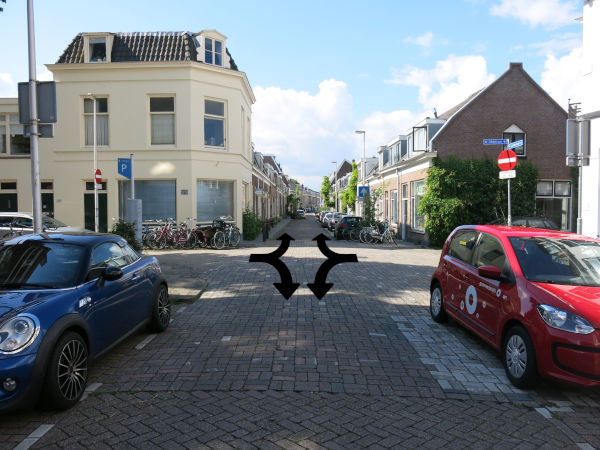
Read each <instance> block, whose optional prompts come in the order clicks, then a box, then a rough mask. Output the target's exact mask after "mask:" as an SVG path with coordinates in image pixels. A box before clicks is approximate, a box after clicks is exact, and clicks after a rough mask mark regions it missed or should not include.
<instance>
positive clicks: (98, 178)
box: [94, 169, 102, 184]
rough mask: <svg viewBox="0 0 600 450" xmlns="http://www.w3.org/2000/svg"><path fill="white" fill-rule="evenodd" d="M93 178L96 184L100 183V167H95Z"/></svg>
mask: <svg viewBox="0 0 600 450" xmlns="http://www.w3.org/2000/svg"><path fill="white" fill-rule="evenodd" d="M94 179H95V180H96V184H102V172H100V169H96V172H95V173H94Z"/></svg>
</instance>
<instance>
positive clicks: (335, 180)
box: [331, 161, 337, 211]
mask: <svg viewBox="0 0 600 450" xmlns="http://www.w3.org/2000/svg"><path fill="white" fill-rule="evenodd" d="M331 164H333V195H334V197H335V211H337V161H331Z"/></svg>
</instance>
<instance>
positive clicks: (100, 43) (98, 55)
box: [89, 37, 106, 62]
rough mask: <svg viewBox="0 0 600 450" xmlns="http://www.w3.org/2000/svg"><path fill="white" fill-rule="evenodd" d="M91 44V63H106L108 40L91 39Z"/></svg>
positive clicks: (100, 38) (103, 38)
mask: <svg viewBox="0 0 600 450" xmlns="http://www.w3.org/2000/svg"><path fill="white" fill-rule="evenodd" d="M89 42H90V44H89V45H90V46H89V55H90V62H98V61H106V38H105V37H91V38H90V40H89Z"/></svg>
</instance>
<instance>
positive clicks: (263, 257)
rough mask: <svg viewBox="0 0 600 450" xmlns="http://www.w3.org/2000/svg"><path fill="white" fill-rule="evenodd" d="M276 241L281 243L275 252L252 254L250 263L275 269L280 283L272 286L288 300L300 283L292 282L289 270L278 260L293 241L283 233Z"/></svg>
mask: <svg viewBox="0 0 600 450" xmlns="http://www.w3.org/2000/svg"><path fill="white" fill-rule="evenodd" d="M277 240H278V241H281V245H280V246H279V248H278V249H277V250H275V251H273V252H271V253H252V254H251V255H250V262H263V263H267V264H270V265H272V266H273V267H275V269H276V270H277V272H279V276H280V278H281V283H273V286H275V287H276V288H277V290H278V291H279V292H280V293H281V295H283V297H284V298H285V299H286V300H288V299H289V298H290V297H291V296H292V295H293V294H294V292H295V291H296V289H298V286H300V283H294V282H293V280H292V274H291V273H290V270H289V269H288V267H287V266H286V265H285V264H284V263H283V261H281V260H280V259H279V258H280V257H281V256H283V254H284V253H285V252H286V251H287V249H288V248H289V247H290V242H291V241H293V240H294V238H293V237H291V236H290V235H289V234H287V233H284V234H282V235H281V236H279V237H278V238H277Z"/></svg>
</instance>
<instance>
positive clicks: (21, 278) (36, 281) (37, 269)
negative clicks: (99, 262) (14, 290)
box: [0, 241, 85, 287]
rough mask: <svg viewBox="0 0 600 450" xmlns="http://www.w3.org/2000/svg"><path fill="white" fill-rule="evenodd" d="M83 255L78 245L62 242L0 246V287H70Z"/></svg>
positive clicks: (76, 274) (73, 283)
mask: <svg viewBox="0 0 600 450" xmlns="http://www.w3.org/2000/svg"><path fill="white" fill-rule="evenodd" d="M84 253H85V249H84V248H83V247H81V246H78V245H70V244H62V243H44V242H39V241H26V242H23V243H20V244H16V245H5V246H3V247H0V280H1V281H0V286H1V285H10V286H14V287H19V286H21V287H27V285H32V286H34V285H39V286H41V287H44V286H45V287H67V286H73V285H75V284H76V283H77V282H78V278H79V274H80V271H81V264H82V260H83V256H84ZM34 287H35V286H34Z"/></svg>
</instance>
